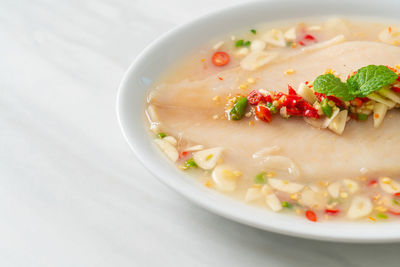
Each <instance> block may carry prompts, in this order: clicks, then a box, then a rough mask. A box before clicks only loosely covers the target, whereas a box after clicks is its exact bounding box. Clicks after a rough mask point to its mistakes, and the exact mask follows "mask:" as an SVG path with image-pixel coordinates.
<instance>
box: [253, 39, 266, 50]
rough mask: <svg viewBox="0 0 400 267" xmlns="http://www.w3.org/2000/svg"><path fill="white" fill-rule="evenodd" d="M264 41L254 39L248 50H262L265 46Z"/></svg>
mask: <svg viewBox="0 0 400 267" xmlns="http://www.w3.org/2000/svg"><path fill="white" fill-rule="evenodd" d="M265 45H266V44H265V42H264V41H262V40H259V39H255V40H253V41H252V42H251V45H250V50H251V51H262V50H264V48H265Z"/></svg>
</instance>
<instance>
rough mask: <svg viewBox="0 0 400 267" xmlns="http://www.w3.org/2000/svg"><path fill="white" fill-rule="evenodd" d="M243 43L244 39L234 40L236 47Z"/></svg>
mask: <svg viewBox="0 0 400 267" xmlns="http://www.w3.org/2000/svg"><path fill="white" fill-rule="evenodd" d="M243 44H244V41H243V39H241V40H237V41H236V43H235V46H236V47H241V46H243Z"/></svg>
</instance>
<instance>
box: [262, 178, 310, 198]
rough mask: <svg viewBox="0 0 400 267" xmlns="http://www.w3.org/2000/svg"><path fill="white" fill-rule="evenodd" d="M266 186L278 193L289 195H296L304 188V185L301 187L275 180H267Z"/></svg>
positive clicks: (300, 185)
mask: <svg viewBox="0 0 400 267" xmlns="http://www.w3.org/2000/svg"><path fill="white" fill-rule="evenodd" d="M268 184H269V185H270V186H271V187H272V188H274V189H276V190H278V191H281V192H285V193H289V194H293V193H297V192H299V191H301V190H302V189H303V188H304V185H302V184H298V183H293V182H288V181H284V180H281V179H275V178H269V179H268Z"/></svg>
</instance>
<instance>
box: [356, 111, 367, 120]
mask: <svg viewBox="0 0 400 267" xmlns="http://www.w3.org/2000/svg"><path fill="white" fill-rule="evenodd" d="M367 119H368V115H367V114H362V113H357V120H359V121H366V120H367Z"/></svg>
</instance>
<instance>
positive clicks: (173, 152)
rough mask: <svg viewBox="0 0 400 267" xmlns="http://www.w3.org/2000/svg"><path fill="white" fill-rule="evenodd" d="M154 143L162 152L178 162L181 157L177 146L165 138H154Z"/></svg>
mask: <svg viewBox="0 0 400 267" xmlns="http://www.w3.org/2000/svg"><path fill="white" fill-rule="evenodd" d="M154 143H155V144H156V145H157V146H158V147H159V148H160V149H161V151H162V152H164V154H165V155H166V156H167V157H168V158H169V159H170V160H171V161H173V162H176V161H177V160H178V158H179V153H178V150H177V149H176V148H175V146H173V145H171V144H170V143H169V142H167V141H165V140H164V138H163V139H154Z"/></svg>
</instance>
